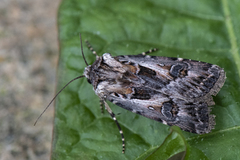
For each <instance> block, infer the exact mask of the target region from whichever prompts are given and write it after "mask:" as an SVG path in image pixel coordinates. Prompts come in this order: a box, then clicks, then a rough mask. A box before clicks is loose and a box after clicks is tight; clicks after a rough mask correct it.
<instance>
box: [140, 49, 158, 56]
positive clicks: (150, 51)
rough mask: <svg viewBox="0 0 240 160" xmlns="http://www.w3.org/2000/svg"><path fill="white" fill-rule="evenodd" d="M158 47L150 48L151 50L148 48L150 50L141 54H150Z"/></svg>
mask: <svg viewBox="0 0 240 160" xmlns="http://www.w3.org/2000/svg"><path fill="white" fill-rule="evenodd" d="M157 50H158V49H157V48H153V49H150V50H148V51H146V52H142V53H141V54H142V55H143V56H145V55H146V54H149V53H152V52H156V51H157Z"/></svg>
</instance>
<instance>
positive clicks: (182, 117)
mask: <svg viewBox="0 0 240 160" xmlns="http://www.w3.org/2000/svg"><path fill="white" fill-rule="evenodd" d="M85 76H86V77H87V78H88V81H89V82H90V83H91V84H92V85H93V86H94V90H95V92H96V94H97V95H98V96H99V97H100V98H102V99H107V100H109V101H111V102H113V103H114V104H116V105H118V106H120V107H122V108H124V109H127V110H129V111H132V112H134V113H137V114H140V115H142V116H145V117H147V118H150V119H153V120H156V121H159V122H162V123H164V124H167V125H170V126H171V125H176V126H179V127H180V128H181V129H182V130H185V131H188V132H192V133H198V134H204V133H208V132H210V131H211V130H212V129H213V128H214V125H215V121H214V115H211V114H210V111H211V110H210V108H209V107H208V106H212V105H214V104H215V103H214V101H213V98H212V95H216V94H217V93H218V92H219V90H220V89H221V87H222V86H223V84H224V82H225V78H226V76H225V72H224V70H223V69H222V68H220V67H219V66H217V65H212V64H209V63H205V62H199V61H194V60H188V59H182V58H168V57H156V56H149V55H147V56H143V55H135V56H134V55H131V56H117V57H112V56H111V55H110V54H109V53H105V54H104V55H103V57H98V59H97V60H96V61H95V62H94V64H93V65H91V66H89V67H87V68H86V70H85Z"/></svg>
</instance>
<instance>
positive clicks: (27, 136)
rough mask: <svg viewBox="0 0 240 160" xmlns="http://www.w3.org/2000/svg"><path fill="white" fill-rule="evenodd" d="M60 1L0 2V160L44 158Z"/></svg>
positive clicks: (49, 137) (48, 135) (49, 127)
mask: <svg viewBox="0 0 240 160" xmlns="http://www.w3.org/2000/svg"><path fill="white" fill-rule="evenodd" d="M59 3H60V0H54V1H49V0H40V1H38V0H0V4H1V5H0V159H1V160H13V159H18V160H28V159H31V160H35V159H36V160H38V159H49V157H50V152H51V140H52V122H53V106H51V107H50V108H49V109H48V110H47V112H46V113H45V114H44V115H43V117H42V118H41V119H40V120H39V122H38V124H37V125H36V126H33V124H34V122H35V120H36V119H37V117H38V116H39V115H40V113H41V112H42V111H43V110H44V108H45V107H46V105H47V104H48V103H49V102H50V100H51V98H53V96H54V94H55V81H56V79H55V77H56V68H57V61H58V40H57V10H58V6H59Z"/></svg>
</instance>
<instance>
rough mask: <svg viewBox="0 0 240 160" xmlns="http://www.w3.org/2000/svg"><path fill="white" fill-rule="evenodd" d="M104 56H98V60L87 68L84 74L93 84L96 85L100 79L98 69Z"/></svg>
mask: <svg viewBox="0 0 240 160" xmlns="http://www.w3.org/2000/svg"><path fill="white" fill-rule="evenodd" d="M101 62H102V57H99V56H98V57H97V59H96V61H95V62H94V63H93V64H92V65H89V66H87V67H86V68H85V70H84V76H85V77H86V78H87V80H88V83H90V84H92V85H93V86H94V87H95V85H96V82H97V80H98V75H97V74H96V70H98V68H99V66H100V65H101Z"/></svg>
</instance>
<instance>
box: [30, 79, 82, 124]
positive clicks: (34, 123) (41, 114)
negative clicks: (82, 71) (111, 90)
mask: <svg viewBox="0 0 240 160" xmlns="http://www.w3.org/2000/svg"><path fill="white" fill-rule="evenodd" d="M83 77H85V76H84V75H82V76H79V77H76V78H74V79H72V80H71V81H70V82H68V83H67V84H66V85H65V86H64V87H63V88H62V89H61V90H60V91H59V92H58V93H57V94H56V95H55V96H54V97H53V99H52V100H51V102H50V103H49V104H48V105H47V107H46V108H45V109H44V111H43V112H42V113H41V114H40V116H38V118H37V120H36V121H35V123H34V126H35V125H36V124H37V122H38V120H39V119H40V118H41V117H42V115H43V113H44V112H45V111H46V110H47V109H48V107H49V106H50V105H51V104H52V102H53V101H54V100H55V99H56V97H57V96H58V95H59V93H61V92H62V90H63V89H64V88H66V87H67V86H68V85H69V84H70V83H72V82H73V81H75V80H77V79H80V78H83Z"/></svg>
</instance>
